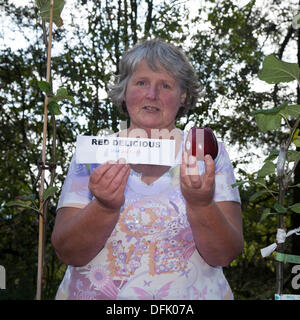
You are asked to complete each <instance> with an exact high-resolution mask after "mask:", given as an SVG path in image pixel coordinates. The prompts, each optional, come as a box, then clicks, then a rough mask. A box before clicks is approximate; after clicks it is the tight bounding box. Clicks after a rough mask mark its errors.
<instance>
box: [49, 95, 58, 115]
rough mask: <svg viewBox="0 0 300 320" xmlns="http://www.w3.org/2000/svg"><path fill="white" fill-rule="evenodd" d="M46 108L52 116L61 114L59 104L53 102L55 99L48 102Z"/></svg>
mask: <svg viewBox="0 0 300 320" xmlns="http://www.w3.org/2000/svg"><path fill="white" fill-rule="evenodd" d="M47 107H48V110H49V112H50V113H52V114H54V115H60V114H61V111H60V107H59V104H58V103H57V102H56V101H55V99H53V100H51V101H49V103H48V106H47Z"/></svg>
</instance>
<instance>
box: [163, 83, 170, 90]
mask: <svg viewBox="0 0 300 320" xmlns="http://www.w3.org/2000/svg"><path fill="white" fill-rule="evenodd" d="M162 87H163V88H164V89H170V88H171V87H170V86H169V85H168V84H167V83H163V85H162Z"/></svg>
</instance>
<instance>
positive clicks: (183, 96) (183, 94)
mask: <svg viewBox="0 0 300 320" xmlns="http://www.w3.org/2000/svg"><path fill="white" fill-rule="evenodd" d="M185 99H186V91H184V92H183V93H182V94H181V96H180V103H181V104H184V103H185Z"/></svg>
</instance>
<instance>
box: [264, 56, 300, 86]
mask: <svg viewBox="0 0 300 320" xmlns="http://www.w3.org/2000/svg"><path fill="white" fill-rule="evenodd" d="M258 77H259V79H261V80H263V81H266V82H267V83H271V84H273V83H274V84H275V83H281V82H290V81H293V80H296V81H298V83H300V82H299V79H300V69H299V66H298V64H297V63H289V62H285V61H281V60H279V59H277V58H276V56H275V55H274V54H271V55H269V56H267V57H266V58H265V60H264V63H263V69H262V70H261V71H260V72H259V73H258Z"/></svg>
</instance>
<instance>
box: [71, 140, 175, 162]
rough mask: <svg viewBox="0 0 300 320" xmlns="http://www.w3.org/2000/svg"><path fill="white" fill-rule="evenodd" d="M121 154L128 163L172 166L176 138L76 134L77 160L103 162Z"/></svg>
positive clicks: (116, 157) (115, 158)
mask: <svg viewBox="0 0 300 320" xmlns="http://www.w3.org/2000/svg"><path fill="white" fill-rule="evenodd" d="M120 158H122V159H125V160H126V162H127V163H135V164H137V163H139V164H155V165H162V166H173V165H175V140H169V139H144V138H119V137H98V136H77V141H76V162H77V163H103V162H106V161H109V160H113V161H117V160H118V159H120Z"/></svg>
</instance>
